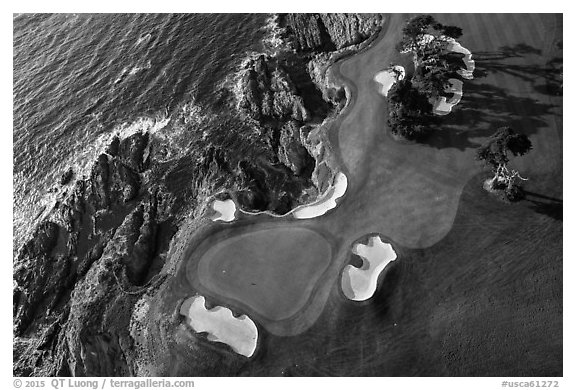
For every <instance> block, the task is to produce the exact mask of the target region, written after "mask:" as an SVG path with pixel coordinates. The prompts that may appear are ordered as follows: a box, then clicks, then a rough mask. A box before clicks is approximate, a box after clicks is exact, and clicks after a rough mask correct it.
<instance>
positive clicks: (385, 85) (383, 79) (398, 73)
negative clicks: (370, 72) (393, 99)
mask: <svg viewBox="0 0 576 390" xmlns="http://www.w3.org/2000/svg"><path fill="white" fill-rule="evenodd" d="M405 76H406V71H405V70H404V67H403V66H400V65H394V66H393V67H392V68H390V69H386V70H383V71H382V72H378V73H376V76H374V81H376V82H377V83H378V84H380V85H381V88H380V90H379V91H378V92H379V93H380V95H383V96H388V91H389V90H390V88H392V86H393V85H394V83H395V82H396V81H399V80H404V77H405Z"/></svg>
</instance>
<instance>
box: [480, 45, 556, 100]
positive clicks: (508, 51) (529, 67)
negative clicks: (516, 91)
mask: <svg viewBox="0 0 576 390" xmlns="http://www.w3.org/2000/svg"><path fill="white" fill-rule="evenodd" d="M560 50H561V49H560ZM558 54H559V56H556V57H554V58H552V59H551V60H549V61H547V62H546V64H544V65H537V64H518V63H510V62H509V61H507V60H509V59H518V58H522V57H524V56H526V55H542V51H541V50H540V49H536V48H534V47H532V46H529V45H526V44H518V45H515V46H513V47H510V46H503V47H501V48H500V49H499V50H497V51H493V52H478V53H474V60H475V63H476V69H475V70H474V77H475V78H483V77H486V76H488V75H489V74H491V73H504V74H508V75H511V76H514V77H517V78H519V79H521V80H523V81H525V82H529V83H531V84H532V85H533V88H534V90H535V91H536V92H539V93H542V94H547V95H552V96H558V95H560V94H561V92H562V88H561V86H562V69H563V59H562V55H561V53H558Z"/></svg>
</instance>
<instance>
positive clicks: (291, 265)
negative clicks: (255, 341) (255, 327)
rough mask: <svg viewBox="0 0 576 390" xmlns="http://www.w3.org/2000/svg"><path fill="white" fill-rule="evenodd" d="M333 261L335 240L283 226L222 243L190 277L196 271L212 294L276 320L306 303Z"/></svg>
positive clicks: (191, 275)
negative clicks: (330, 240) (332, 249)
mask: <svg viewBox="0 0 576 390" xmlns="http://www.w3.org/2000/svg"><path fill="white" fill-rule="evenodd" d="M330 260H331V247H330V244H329V243H328V241H326V239H324V237H322V236H321V235H320V234H318V233H316V232H314V231H313V230H310V229H306V228H301V227H290V226H278V227H273V228H266V229H259V230H255V231H248V232H246V233H243V234H239V235H236V236H232V237H230V238H228V239H223V240H221V241H219V242H217V243H216V244H215V245H214V246H212V247H211V248H210V249H208V250H207V251H206V252H205V253H204V254H203V255H202V257H201V258H200V260H199V262H198V267H197V268H196V267H190V268H189V269H188V272H189V274H188V278H189V280H191V281H193V280H194V277H195V276H197V277H198V280H199V282H200V284H201V285H202V286H203V287H204V288H205V289H207V290H209V292H210V293H211V294H215V295H216V296H218V297H220V298H221V299H230V300H231V301H232V302H233V303H235V304H236V305H239V304H240V305H243V306H247V308H248V309H252V310H254V311H255V312H256V313H258V314H259V315H261V316H263V317H266V318H267V319H270V320H273V321H276V320H282V319H286V318H289V317H291V316H293V315H294V314H296V313H298V312H299V311H300V310H301V309H302V308H303V307H304V306H305V304H306V302H307V301H308V299H309V298H310V297H311V295H312V293H313V291H314V288H315V286H316V285H317V283H318V281H319V279H320V277H321V275H322V274H323V273H324V271H325V270H326V269H327V268H328V265H329V264H330ZM196 272H197V275H195V274H196Z"/></svg>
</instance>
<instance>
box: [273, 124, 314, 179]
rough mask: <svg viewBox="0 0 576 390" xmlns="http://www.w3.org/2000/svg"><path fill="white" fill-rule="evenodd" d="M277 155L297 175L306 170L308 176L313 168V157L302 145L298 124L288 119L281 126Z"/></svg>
mask: <svg viewBox="0 0 576 390" xmlns="http://www.w3.org/2000/svg"><path fill="white" fill-rule="evenodd" d="M278 157H279V159H280V161H281V162H282V163H283V164H284V165H286V166H287V167H288V168H290V169H291V170H292V172H294V174H295V175H297V176H300V175H302V174H304V173H305V171H308V172H307V174H308V176H309V175H310V173H311V172H312V170H313V169H314V159H313V158H312V156H310V154H309V153H308V150H306V148H305V147H304V146H303V145H302V141H301V139H300V126H299V125H298V123H297V122H295V121H290V122H288V123H287V124H286V125H284V126H283V127H282V129H281V133H280V148H279V150H278Z"/></svg>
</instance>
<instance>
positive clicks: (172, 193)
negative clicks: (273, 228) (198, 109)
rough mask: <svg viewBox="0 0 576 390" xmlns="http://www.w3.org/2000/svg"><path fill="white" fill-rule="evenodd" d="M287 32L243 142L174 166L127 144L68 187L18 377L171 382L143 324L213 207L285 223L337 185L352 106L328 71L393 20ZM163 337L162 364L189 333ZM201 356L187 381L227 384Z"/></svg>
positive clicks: (40, 258) (25, 329) (42, 237)
mask: <svg viewBox="0 0 576 390" xmlns="http://www.w3.org/2000/svg"><path fill="white" fill-rule="evenodd" d="M278 20H279V24H280V26H282V28H283V29H284V30H285V34H286V36H284V37H283V40H284V41H285V42H286V44H287V49H286V50H283V51H279V52H278V53H276V54H274V55H267V54H257V55H254V56H252V57H250V58H249V59H247V61H245V63H244V64H243V69H241V72H240V75H239V77H238V79H237V85H236V87H235V93H234V94H233V95H234V97H233V100H234V102H233V106H234V108H235V109H236V110H237V111H238V115H239V117H240V118H241V119H242V124H241V125H239V126H238V132H235V133H232V134H217V132H216V131H215V132H214V134H211V136H212V137H208V138H209V139H208V140H207V141H206V143H205V144H202V145H201V146H202V147H201V148H200V147H199V148H198V149H199V150H198V151H195V152H194V153H196V154H195V155H193V158H191V156H187V157H186V158H181V159H179V160H177V161H172V162H170V163H166V162H164V161H163V160H162V159H160V158H159V157H158V156H159V155H160V153H161V146H162V145H161V142H160V141H159V140H158V139H156V138H155V137H154V136H153V135H151V134H149V133H146V132H142V133H136V134H133V135H131V136H129V137H127V138H124V139H121V138H119V137H116V138H114V139H113V140H112V142H111V143H110V144H109V146H108V148H107V150H106V151H105V152H104V153H102V154H101V155H100V156H99V157H98V158H97V160H96V161H95V162H94V164H93V166H92V170H91V173H90V175H89V177H85V178H78V179H77V180H76V181H75V182H74V183H72V182H73V179H75V177H74V173H73V172H71V171H70V170H67V171H66V172H65V174H64V175H63V176H62V178H61V181H60V185H61V186H68V187H66V190H65V191H64V193H63V196H62V199H59V200H58V202H56V204H55V206H54V208H53V209H52V210H51V211H50V212H49V213H48V216H47V217H46V218H45V219H44V220H43V221H42V222H41V223H40V224H39V225H38V227H37V229H36V230H35V232H34V233H33V235H32V236H31V238H30V239H29V240H28V241H27V242H26V244H25V245H24V246H23V247H22V248H20V250H19V251H18V255H17V257H16V258H15V260H14V285H15V287H14V293H13V310H14V312H13V314H14V322H13V324H14V347H13V357H14V366H13V371H14V375H18V376H68V375H73V376H132V375H147V374H156V375H162V374H165V372H162V370H160V369H156V368H155V367H154V366H153V365H152V366H151V365H150V362H149V361H148V360H149V358H148V357H147V356H148V355H147V354H146V353H144V352H143V350H142V345H144V344H146V343H147V342H151V339H153V338H155V337H159V335H157V334H156V332H158V331H160V330H159V329H157V326H156V325H154V324H153V322H154V321H158V320H160V319H155V318H150V316H149V315H148V316H143V315H142V312H143V310H144V309H143V308H145V307H147V306H149V305H150V302H151V301H153V300H154V295H155V294H156V293H157V292H162V291H169V289H170V288H173V286H171V283H173V280H172V275H173V274H174V271H175V270H176V269H177V267H178V266H179V265H180V263H181V262H182V261H184V260H185V259H184V258H183V257H182V255H183V254H182V251H181V249H180V250H178V248H182V242H185V240H186V237H189V236H190V235H191V234H193V232H194V231H196V230H197V229H200V228H201V227H202V224H205V221H204V220H203V219H202V218H201V216H202V215H203V214H204V208H205V207H206V202H205V200H206V199H207V198H208V197H209V196H210V195H211V194H214V193H216V192H219V191H220V192H221V191H222V190H226V191H230V192H233V193H234V194H235V196H236V198H237V199H238V201H239V202H240V203H241V204H242V206H243V208H245V209H247V210H257V211H263V210H268V211H271V212H274V213H278V214H281V213H284V212H286V211H287V210H290V209H292V208H294V207H295V206H297V205H298V204H302V203H305V202H307V201H309V200H310V199H314V198H315V197H316V196H317V195H318V194H319V193H320V192H322V191H323V188H324V187H325V186H326V185H327V183H330V182H331V180H332V178H333V177H334V175H335V174H336V173H337V170H338V164H337V162H336V160H335V158H334V156H333V153H331V150H330V145H329V144H328V143H327V139H326V128H327V126H326V124H327V123H329V122H330V121H332V120H333V119H334V118H336V117H337V115H338V113H339V112H341V110H342V109H343V108H344V107H345V104H346V93H345V92H344V91H343V89H342V88H341V87H340V86H338V85H337V84H336V83H335V82H334V81H333V80H332V79H331V77H330V72H329V71H328V70H329V69H330V66H332V65H333V64H334V62H336V61H337V60H338V59H340V58H342V57H343V56H347V55H352V54H353V53H355V52H357V51H358V50H360V49H362V48H364V47H366V46H368V45H369V44H370V43H371V42H372V41H373V39H375V37H376V36H377V35H378V32H379V31H380V29H381V25H382V22H383V18H382V17H381V16H380V15H357V14H348V15H346V14H288V15H279V17H278ZM190 172H191V173H190ZM184 181H185V183H188V182H189V183H190V184H189V185H187V186H185V189H184V190H183V189H182V187H183V186H182V185H181V183H182V182H184ZM144 311H145V310H144ZM145 312H147V311H145ZM147 313H148V312H147ZM150 314H152V312H150ZM174 323H178V318H176V319H175V321H174ZM170 331H174V332H175V336H170V334H169V333H170ZM162 332H164V334H163V335H162V336H161V337H160V339H161V340H164V341H165V342H156V341H155V343H156V344H155V345H156V348H155V349H153V351H154V353H156V354H159V356H162V353H166V351H167V350H168V349H169V348H171V345H172V343H173V339H172V337H176V335H177V334H178V332H176V331H175V328H173V329H163V330H162ZM171 340H172V341H171ZM192 350H193V351H194V353H196V354H198V356H197V357H196V359H195V360H194V361H195V362H197V365H196V366H195V365H194V364H192V365H191V369H190V372H187V375H190V376H196V375H207V374H208V371H204V368H205V367H211V369H212V371H211V372H212V373H214V369H215V368H214V367H213V365H216V361H214V362H213V361H211V360H210V359H212V356H213V355H212V354H208V352H206V353H207V355H206V356H204V355H203V350H202V348H201V347H199V346H198V345H195V346H194V347H193V348H192ZM206 359H208V361H202V360H206ZM214 359H216V358H214ZM233 363H234V362H230V364H231V366H234V364H233Z"/></svg>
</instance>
